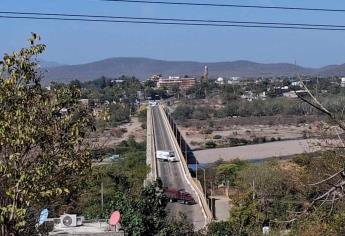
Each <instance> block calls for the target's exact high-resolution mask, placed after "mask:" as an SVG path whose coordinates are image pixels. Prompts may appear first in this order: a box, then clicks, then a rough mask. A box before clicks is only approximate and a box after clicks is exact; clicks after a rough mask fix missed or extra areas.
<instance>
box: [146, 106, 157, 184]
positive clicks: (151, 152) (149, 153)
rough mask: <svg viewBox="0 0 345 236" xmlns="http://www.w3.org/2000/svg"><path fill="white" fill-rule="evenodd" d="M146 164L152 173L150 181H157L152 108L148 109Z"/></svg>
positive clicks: (149, 177)
mask: <svg viewBox="0 0 345 236" xmlns="http://www.w3.org/2000/svg"><path fill="white" fill-rule="evenodd" d="M146 133H147V134H146V135H147V136H146V137H147V140H146V164H147V165H148V166H150V167H151V171H150V173H149V174H148V175H147V180H148V181H155V180H156V179H157V176H158V173H157V163H156V158H155V157H156V147H155V138H154V125H153V117H152V109H151V107H148V108H147V121H146Z"/></svg>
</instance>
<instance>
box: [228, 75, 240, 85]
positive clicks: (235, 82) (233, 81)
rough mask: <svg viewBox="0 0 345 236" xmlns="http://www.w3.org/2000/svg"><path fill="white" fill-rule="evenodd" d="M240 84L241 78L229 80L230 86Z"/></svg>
mask: <svg viewBox="0 0 345 236" xmlns="http://www.w3.org/2000/svg"><path fill="white" fill-rule="evenodd" d="M239 82H240V77H231V78H230V79H229V80H228V84H238V83H239Z"/></svg>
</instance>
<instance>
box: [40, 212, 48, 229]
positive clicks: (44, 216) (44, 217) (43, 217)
mask: <svg viewBox="0 0 345 236" xmlns="http://www.w3.org/2000/svg"><path fill="white" fill-rule="evenodd" d="M47 218H48V209H47V208H45V209H43V210H42V211H41V213H40V217H39V218H38V225H41V224H43V223H44V222H45V221H46V220H47Z"/></svg>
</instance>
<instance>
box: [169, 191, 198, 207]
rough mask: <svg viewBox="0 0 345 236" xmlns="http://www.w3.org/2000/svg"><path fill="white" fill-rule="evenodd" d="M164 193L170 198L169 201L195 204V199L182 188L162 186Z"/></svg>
mask: <svg viewBox="0 0 345 236" xmlns="http://www.w3.org/2000/svg"><path fill="white" fill-rule="evenodd" d="M164 195H165V196H166V197H167V198H169V199H170V202H175V201H177V202H182V203H183V204H188V205H192V204H195V203H196V202H195V200H194V198H193V197H192V195H191V194H190V193H188V192H186V191H184V189H179V190H177V189H174V188H168V187H166V188H164Z"/></svg>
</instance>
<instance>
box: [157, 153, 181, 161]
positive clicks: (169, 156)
mask: <svg viewBox="0 0 345 236" xmlns="http://www.w3.org/2000/svg"><path fill="white" fill-rule="evenodd" d="M156 157H157V159H158V160H160V161H169V162H175V161H177V158H176V157H175V153H174V152H173V151H169V150H157V152H156Z"/></svg>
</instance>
